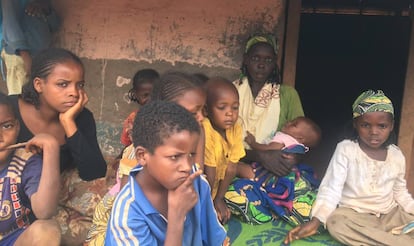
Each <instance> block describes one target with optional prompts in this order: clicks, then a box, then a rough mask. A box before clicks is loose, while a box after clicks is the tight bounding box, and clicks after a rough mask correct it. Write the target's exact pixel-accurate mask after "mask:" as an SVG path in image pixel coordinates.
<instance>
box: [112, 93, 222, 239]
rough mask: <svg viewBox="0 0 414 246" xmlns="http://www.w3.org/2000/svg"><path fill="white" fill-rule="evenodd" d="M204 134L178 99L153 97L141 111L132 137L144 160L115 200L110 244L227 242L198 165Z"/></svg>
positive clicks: (140, 158) (133, 171)
mask: <svg viewBox="0 0 414 246" xmlns="http://www.w3.org/2000/svg"><path fill="white" fill-rule="evenodd" d="M199 136H200V126H199V124H198V123H197V121H196V120H195V119H194V117H193V116H192V115H191V113H190V112H188V111H187V110H186V109H184V108H183V107H181V106H179V105H177V104H176V103H172V102H163V101H153V102H150V103H148V104H147V105H145V106H144V107H143V108H142V109H141V110H140V111H139V112H138V114H137V116H136V119H135V121H134V127H133V140H134V146H135V147H136V152H135V156H136V158H137V161H138V163H139V164H140V165H139V166H137V167H136V168H134V169H133V170H132V171H131V176H130V177H129V181H128V183H127V184H126V185H125V187H124V188H123V189H122V190H121V191H120V193H119V194H118V196H117V198H116V200H115V203H114V207H113V209H112V213H111V218H110V221H109V224H108V230H107V233H106V240H105V244H106V245H125V244H135V245H138V244H139V245H222V244H223V243H225V241H226V240H225V239H226V232H225V230H224V228H223V226H221V225H220V222H219V221H218V220H217V214H216V213H215V211H214V207H213V203H212V200H211V197H210V196H209V194H210V187H209V185H208V183H207V181H206V180H205V179H204V178H203V177H202V176H200V174H201V173H202V171H201V170H198V171H196V169H195V165H194V155H195V151H196V148H197V142H198V138H199ZM226 242H227V241H226Z"/></svg>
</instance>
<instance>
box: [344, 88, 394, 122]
mask: <svg viewBox="0 0 414 246" xmlns="http://www.w3.org/2000/svg"><path fill="white" fill-rule="evenodd" d="M352 112H353V118H354V119H355V118H357V117H359V116H361V115H363V114H365V113H371V112H386V113H390V114H392V116H393V117H394V107H393V106H392V102H391V100H390V99H389V98H388V97H387V96H385V95H384V92H382V91H381V90H378V91H376V92H375V91H373V90H368V91H365V92H363V93H362V94H361V95H359V97H358V98H357V99H356V100H355V102H354V104H353V105H352Z"/></svg>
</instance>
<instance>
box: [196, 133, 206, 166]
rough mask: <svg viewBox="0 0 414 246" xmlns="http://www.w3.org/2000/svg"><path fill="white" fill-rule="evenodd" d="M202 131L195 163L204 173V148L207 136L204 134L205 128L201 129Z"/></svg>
mask: <svg viewBox="0 0 414 246" xmlns="http://www.w3.org/2000/svg"><path fill="white" fill-rule="evenodd" d="M200 130H201V131H200V138H199V140H198V143H197V150H196V156H195V162H196V163H197V164H198V165H199V169H201V170H203V171H204V148H205V143H206V135H205V133H204V127H201V128H200Z"/></svg>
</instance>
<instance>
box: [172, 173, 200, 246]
mask: <svg viewBox="0 0 414 246" xmlns="http://www.w3.org/2000/svg"><path fill="white" fill-rule="evenodd" d="M201 173H202V171H201V170H198V171H197V172H195V173H193V174H191V175H190V176H189V177H188V178H187V179H186V180H185V181H184V182H183V183H182V184H181V185H180V186H179V187H178V188H176V189H175V190H169V191H168V215H167V217H168V225H167V234H166V235H165V242H164V246H168V245H174V246H175V245H182V241H183V232H184V221H185V216H186V215H187V213H188V212H189V211H190V210H191V209H192V208H193V207H194V206H195V205H196V203H197V201H198V199H199V198H198V194H197V193H196V191H195V190H194V185H193V182H194V180H195V179H196V178H197V177H198V176H200V175H201Z"/></svg>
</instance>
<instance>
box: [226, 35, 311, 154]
mask: <svg viewBox="0 0 414 246" xmlns="http://www.w3.org/2000/svg"><path fill="white" fill-rule="evenodd" d="M241 70H242V74H241V76H240V78H239V79H238V80H236V81H234V82H233V83H234V85H235V86H236V87H237V90H238V92H239V96H240V109H239V117H240V120H241V123H242V126H243V130H244V137H245V136H246V132H247V131H248V132H250V133H251V134H253V135H254V136H255V137H256V141H257V142H258V143H264V142H265V141H266V140H269V139H271V138H272V137H273V135H274V134H275V132H276V131H278V130H280V129H281V128H282V126H283V125H284V124H285V123H286V122H288V121H291V120H293V119H295V118H296V117H298V116H304V113H303V108H302V104H301V101H300V98H299V95H298V93H297V91H296V90H295V89H294V88H293V87H291V86H287V85H282V84H281V81H280V76H279V70H278V67H277V43H276V41H275V38H274V37H273V36H271V35H267V34H266V35H257V36H253V37H251V38H249V40H248V41H247V43H246V47H245V52H244V56H243V63H242V67H241ZM245 147H246V148H247V149H250V147H249V146H248V145H247V144H245Z"/></svg>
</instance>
